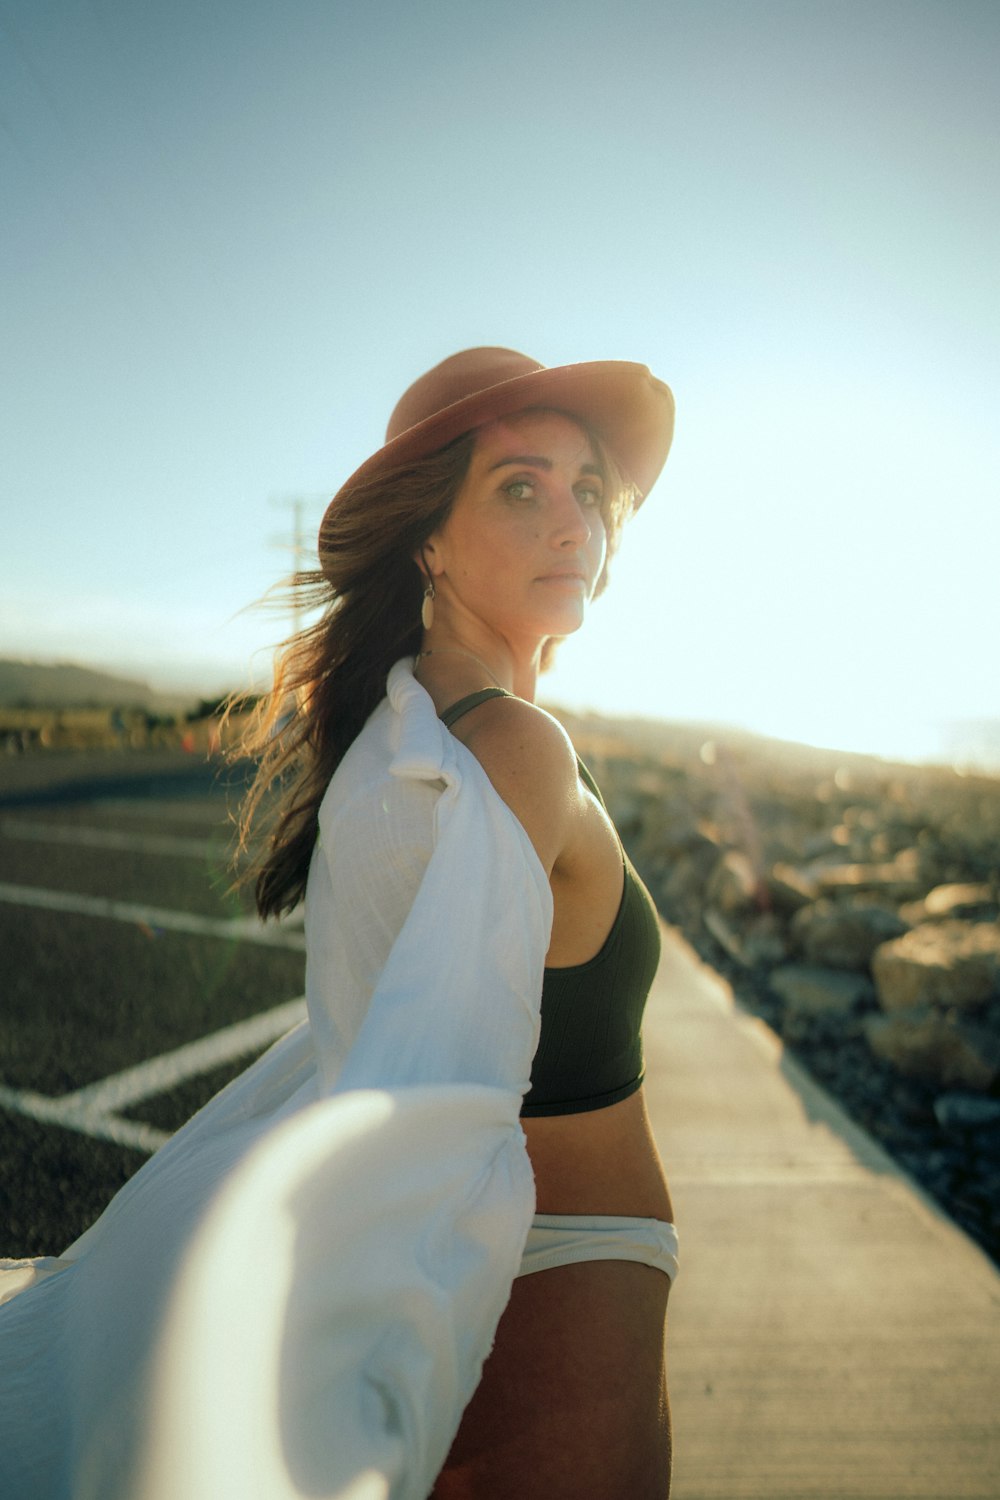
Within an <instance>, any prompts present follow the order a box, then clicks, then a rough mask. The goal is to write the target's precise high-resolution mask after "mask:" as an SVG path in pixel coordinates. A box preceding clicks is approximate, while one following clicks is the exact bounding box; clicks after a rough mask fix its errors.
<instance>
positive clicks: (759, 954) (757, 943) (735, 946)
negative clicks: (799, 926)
mask: <svg viewBox="0 0 1000 1500" xmlns="http://www.w3.org/2000/svg"><path fill="white" fill-rule="evenodd" d="M702 920H703V922H704V924H705V926H706V928H707V929H708V931H709V932H710V933H711V934H712V936H713V937H714V938H715V941H716V942H717V943H718V944H719V946H720V948H723V949H724V950H725V951H726V952H727V953H728V954H729V956H730V958H732V959H735V960H736V962H737V963H738V964H739V965H740V966H741V967H742V968H744V969H755V968H758V967H761V968H771V967H772V966H773V965H774V964H780V963H783V962H784V961H785V959H786V958H787V957H788V948H787V945H786V943H785V939H784V936H783V934H782V931H781V925H780V923H779V922H778V920H777V919H776V918H775V916H774V914H773V913H772V912H758V913H755V914H754V915H753V916H751V917H750V918H749V920H744V921H743V922H740V923H739V924H737V922H736V921H735V920H734V919H733V918H731V917H727V916H723V914H722V913H721V912H720V911H717V910H716V909H715V908H714V907H711V906H709V907H706V908H705V910H704V912H703V913H702Z"/></svg>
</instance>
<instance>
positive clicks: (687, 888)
mask: <svg viewBox="0 0 1000 1500" xmlns="http://www.w3.org/2000/svg"><path fill="white" fill-rule="evenodd" d="M718 854H719V851H718V848H717V846H716V845H715V844H712V843H710V842H709V841H708V840H707V839H706V840H705V841H704V842H703V843H701V844H699V845H698V847H697V848H695V849H693V850H691V851H690V852H688V853H684V854H679V855H678V856H677V858H676V859H675V860H674V861H673V863H672V864H671V866H670V870H669V872H668V874H667V876H666V878H665V879H664V881H663V883H662V884H661V886H660V895H661V898H662V900H663V904H664V906H665V907H666V909H667V912H668V914H669V913H671V912H676V911H683V910H686V909H687V910H692V909H694V908H695V907H697V906H700V905H701V903H702V900H703V897H704V891H705V882H706V880H707V879H708V876H709V872H710V871H711V869H712V866H713V865H714V864H715V862H716V860H717V859H718Z"/></svg>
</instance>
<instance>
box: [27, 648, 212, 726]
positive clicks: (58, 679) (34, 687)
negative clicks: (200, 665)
mask: <svg viewBox="0 0 1000 1500" xmlns="http://www.w3.org/2000/svg"><path fill="white" fill-rule="evenodd" d="M196 696H197V695H196V694H194V693H190V694H185V693H159V692H157V691H156V690H155V689H154V688H151V687H150V686H149V684H148V683H146V682H139V681H137V680H134V679H132V678H129V677H115V676H113V675H112V674H111V673H109V672H99V671H95V670H94V669H93V668H91V667H78V666H76V665H74V664H73V663H72V662H55V663H52V664H44V663H41V662H29V661H9V660H2V659H0V707H4V708H142V709H145V710H147V712H150V713H169V712H172V711H177V710H179V709H184V708H188V707H190V706H191V704H192V703H194V702H195V701H196Z"/></svg>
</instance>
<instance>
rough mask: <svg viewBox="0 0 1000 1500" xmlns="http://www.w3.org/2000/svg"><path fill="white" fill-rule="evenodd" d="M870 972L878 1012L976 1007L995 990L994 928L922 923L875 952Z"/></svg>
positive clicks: (999, 969) (999, 958) (999, 985)
mask: <svg viewBox="0 0 1000 1500" xmlns="http://www.w3.org/2000/svg"><path fill="white" fill-rule="evenodd" d="M872 974H873V976H874V979H875V987H876V989H877V991H878V998H879V1004H880V1005H881V1006H882V1009H883V1010H887V1011H894V1010H901V1009H906V1008H909V1007H913V1006H920V1005H938V1006H940V1007H941V1008H942V1009H944V1008H947V1007H949V1006H954V1007H956V1008H957V1009H959V1010H973V1009H976V1008H977V1007H979V1006H982V1005H985V1004H986V1003H987V1002H988V1001H989V999H990V998H991V996H992V995H993V994H994V993H995V992H996V991H997V990H998V989H1000V927H998V926H997V924H996V923H995V922H954V921H943V922H925V923H923V924H922V925H921V926H920V927H914V928H912V929H911V931H910V932H907V933H904V935H903V936H902V937H898V938H894V939H893V940H892V941H891V942H888V943H883V944H882V946H881V947H880V948H878V949H876V951H875V954H874V956H873V958H872Z"/></svg>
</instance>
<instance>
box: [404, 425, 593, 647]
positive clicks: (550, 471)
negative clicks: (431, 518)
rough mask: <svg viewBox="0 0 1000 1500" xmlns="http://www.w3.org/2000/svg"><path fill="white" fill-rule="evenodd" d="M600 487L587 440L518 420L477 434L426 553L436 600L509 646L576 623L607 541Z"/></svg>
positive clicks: (576, 429)
mask: <svg viewBox="0 0 1000 1500" xmlns="http://www.w3.org/2000/svg"><path fill="white" fill-rule="evenodd" d="M604 484H605V481H604V478H603V475H602V473H601V469H600V466H599V464H598V462H597V459H596V457H595V454H594V451H593V448H592V447H591V444H590V440H589V438H588V437H587V434H586V432H585V431H584V430H583V428H581V427H580V426H578V425H577V423H576V422H574V421H573V420H572V419H571V418H570V417H566V416H563V415H561V414H560V413H559V412H550V411H525V412H517V413H516V414H515V415H513V416H510V417H503V418H500V419H499V420H497V421H495V422H491V423H489V424H488V425H487V426H485V427H481V428H479V430H478V431H477V433H476V441H475V447H474V448H473V452H472V458H471V460H470V463H469V470H468V473H467V474H466V477H465V480H464V482H463V484H462V487H461V489H460V490H459V492H458V495H457V496H456V499H455V504H454V505H453V507H452V510H451V513H450V515H449V517H448V519H447V521H446V522H445V523H444V525H443V526H442V527H441V528H440V530H439V531H437V532H435V533H434V535H433V536H432V537H431V538H430V539H429V541H428V543H427V545H426V547H425V549H424V550H425V555H426V559H427V563H428V565H429V566H430V568H431V571H432V573H433V575H434V583H435V588H436V590H437V595H438V598H439V599H440V600H441V603H442V605H444V606H445V608H447V609H449V610H451V611H454V612H455V619H454V621H453V623H455V624H457V623H458V622H459V620H460V619H467V618H468V617H469V615H470V614H471V615H472V616H473V617H475V618H476V619H477V620H478V621H480V622H481V623H482V624H485V625H487V626H489V627H490V628H491V629H492V630H494V631H496V632H497V633H498V634H499V635H500V636H501V637H502V638H503V639H505V640H508V641H510V642H511V643H512V644H513V643H514V642H515V641H516V642H518V643H523V644H524V645H530V644H531V643H532V642H538V641H542V640H544V639H547V638H548V637H550V636H561V635H569V634H570V633H571V632H572V631H574V630H578V629H579V627H580V625H581V624H582V623H583V618H584V614H585V610H586V605H587V602H588V600H589V599H590V597H591V595H592V593H593V591H594V585H595V584H596V582H597V580H598V578H599V577H600V576H601V571H602V569H603V567H604V559H605V553H606V551H607V538H606V535H605V530H604V520H603V517H602V513H601V506H602V502H603V499H604Z"/></svg>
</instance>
